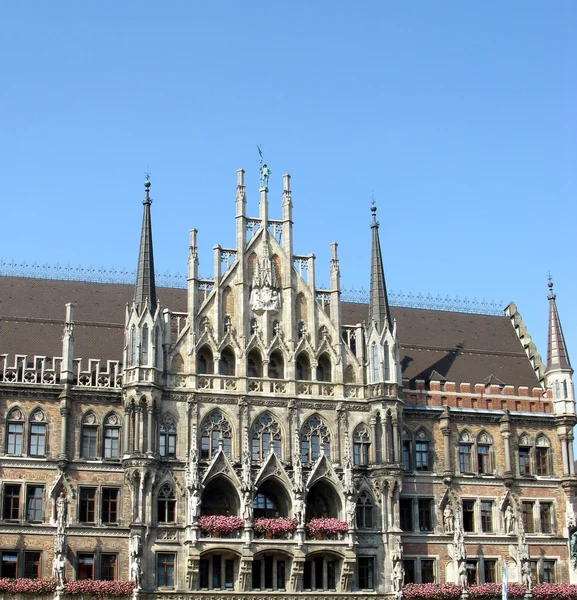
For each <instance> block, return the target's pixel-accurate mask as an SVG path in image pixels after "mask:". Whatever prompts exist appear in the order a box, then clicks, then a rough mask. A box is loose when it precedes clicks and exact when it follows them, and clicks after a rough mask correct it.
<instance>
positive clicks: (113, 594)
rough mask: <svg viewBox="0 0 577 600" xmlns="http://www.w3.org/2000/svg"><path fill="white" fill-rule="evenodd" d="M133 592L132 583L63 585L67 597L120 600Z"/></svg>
mask: <svg viewBox="0 0 577 600" xmlns="http://www.w3.org/2000/svg"><path fill="white" fill-rule="evenodd" d="M133 590H134V583H133V582H132V581H93V580H92V579H83V580H82V581H69V582H68V583H67V584H65V585H64V593H65V594H67V595H68V596H84V595H91V596H96V597H97V598H122V597H126V596H130V595H131V594H132V591H133Z"/></svg>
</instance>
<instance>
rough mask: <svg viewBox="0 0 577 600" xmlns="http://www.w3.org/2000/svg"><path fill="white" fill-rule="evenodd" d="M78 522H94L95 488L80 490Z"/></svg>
mask: <svg viewBox="0 0 577 600" xmlns="http://www.w3.org/2000/svg"><path fill="white" fill-rule="evenodd" d="M78 520H79V521H80V522H81V523H95V522H96V488H82V489H81V490H80V514H79V515H78Z"/></svg>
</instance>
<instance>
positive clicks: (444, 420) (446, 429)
mask: <svg viewBox="0 0 577 600" xmlns="http://www.w3.org/2000/svg"><path fill="white" fill-rule="evenodd" d="M441 432H442V434H443V450H444V462H445V466H444V470H443V475H444V476H445V477H450V476H451V475H452V473H453V470H452V468H451V416H450V413H449V407H448V406H445V410H444V411H443V414H442V415H441Z"/></svg>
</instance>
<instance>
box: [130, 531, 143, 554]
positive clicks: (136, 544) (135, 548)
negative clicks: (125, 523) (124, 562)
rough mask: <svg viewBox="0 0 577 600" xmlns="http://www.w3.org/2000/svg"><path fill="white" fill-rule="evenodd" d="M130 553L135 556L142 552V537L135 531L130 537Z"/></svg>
mask: <svg viewBox="0 0 577 600" xmlns="http://www.w3.org/2000/svg"><path fill="white" fill-rule="evenodd" d="M128 553H129V555H130V558H134V557H135V556H140V555H141V554H142V538H141V537H140V536H139V535H138V533H135V534H134V535H133V536H132V537H131V538H130V543H129V549H128Z"/></svg>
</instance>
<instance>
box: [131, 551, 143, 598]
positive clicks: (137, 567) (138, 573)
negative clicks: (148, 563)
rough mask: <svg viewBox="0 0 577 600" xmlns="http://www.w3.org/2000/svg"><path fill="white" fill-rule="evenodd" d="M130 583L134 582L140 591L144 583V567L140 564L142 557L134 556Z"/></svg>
mask: <svg viewBox="0 0 577 600" xmlns="http://www.w3.org/2000/svg"><path fill="white" fill-rule="evenodd" d="M130 581H134V584H135V587H136V589H137V590H139V589H140V586H141V583H142V565H141V564H140V556H134V557H133V558H132V560H131V561H130Z"/></svg>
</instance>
